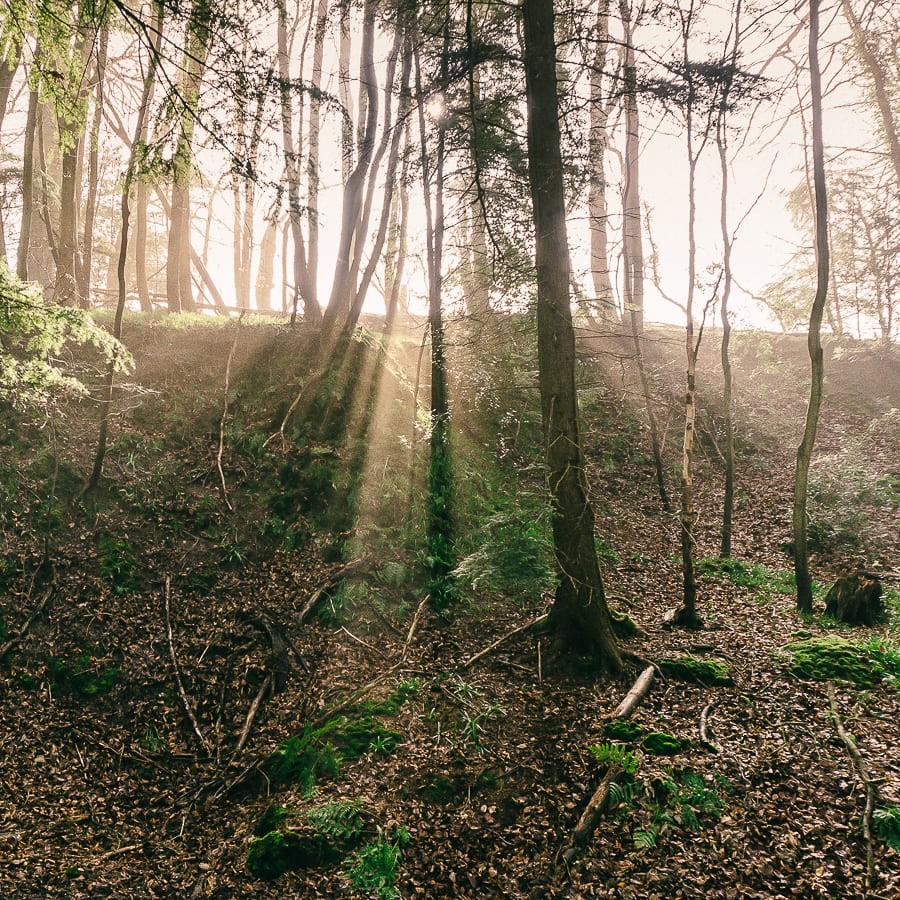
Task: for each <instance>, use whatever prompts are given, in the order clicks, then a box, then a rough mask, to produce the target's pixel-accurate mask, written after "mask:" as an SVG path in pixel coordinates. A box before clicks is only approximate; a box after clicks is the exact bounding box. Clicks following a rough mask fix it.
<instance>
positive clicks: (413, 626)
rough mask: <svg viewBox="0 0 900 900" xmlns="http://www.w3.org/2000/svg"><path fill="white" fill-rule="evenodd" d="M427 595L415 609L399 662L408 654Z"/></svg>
mask: <svg viewBox="0 0 900 900" xmlns="http://www.w3.org/2000/svg"><path fill="white" fill-rule="evenodd" d="M429 596H430V595H429V594H426V595H425V596H424V597H423V598H422V599H421V600H420V601H419V605H418V606H417V607H416V612H415V615H414V616H413V619H412V622H411V623H410V626H409V632H408V633H407V635H406V643H405V644H404V645H403V653H401V654H400V659H401V661H402V660H404V659H406V654H407V653H408V652H409V645H410V644H411V643H412V639H413V636H414V635H415V633H416V628H417V627H418V624H419V616H421V615H422V610H423V609H424V608H425V604H426V603H427V602H428V598H429Z"/></svg>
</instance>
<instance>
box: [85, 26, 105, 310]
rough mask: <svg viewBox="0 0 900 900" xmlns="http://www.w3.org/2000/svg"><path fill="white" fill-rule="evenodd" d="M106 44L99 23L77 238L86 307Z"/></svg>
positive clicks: (98, 158)
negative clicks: (81, 217)
mask: <svg viewBox="0 0 900 900" xmlns="http://www.w3.org/2000/svg"><path fill="white" fill-rule="evenodd" d="M108 46H109V28H108V27H107V26H103V27H102V28H101V29H100V31H99V34H98V36H97V61H96V78H97V81H96V94H95V98H94V118H93V121H92V122H91V130H90V135H89V140H90V148H89V151H88V193H87V200H86V202H85V209H84V232H83V237H82V240H81V260H80V265H79V266H78V296H79V298H80V300H81V302H82V304H83V305H85V306H90V297H91V269H92V267H93V254H94V219H95V217H96V212H97V191H98V189H99V185H98V182H99V180H100V179H99V173H100V125H101V122H102V121H103V87H104V85H103V80H104V77H105V75H106V55H107V48H108Z"/></svg>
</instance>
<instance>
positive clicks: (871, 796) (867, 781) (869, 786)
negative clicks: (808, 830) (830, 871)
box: [828, 684, 877, 895]
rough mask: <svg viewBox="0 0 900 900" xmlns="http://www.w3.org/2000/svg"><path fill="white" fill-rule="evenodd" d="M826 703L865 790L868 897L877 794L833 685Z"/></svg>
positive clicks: (872, 866) (873, 855)
mask: <svg viewBox="0 0 900 900" xmlns="http://www.w3.org/2000/svg"><path fill="white" fill-rule="evenodd" d="M828 702H829V704H830V706H831V721H832V722H833V723H834V728H835V731H837V733H838V737H839V738H840V739H841V740H842V741H843V742H844V746H845V747H846V748H847V752H848V753H849V754H850V758H851V759H852V760H853V768H854V769H856V774H857V775H859V780H860V781H861V782H862V783H863V787H865V789H866V808H865V811H864V812H863V820H862V829H863V837H864V838H865V841H866V894H867V895H868V894H869V893H871V891H872V887H873V885H874V883H875V853H874V850H873V849H872V812H873V811H874V809H875V798H876V793H877V792H876V788H875V783H874V782H873V781H872V779H871V778H870V777H869V772H868V769H867V768H866V764H865V762H864V760H863V758H862V754H861V753H860V752H859V748H858V747H857V746H856V742H855V741H854V740H853V735H851V734H850V733H849V732H848V731H847V729H846V728H844V723H843V722H842V721H841V714H840V713H839V712H838V707H837V700H836V699H835V696H834V685H833V684H829V685H828Z"/></svg>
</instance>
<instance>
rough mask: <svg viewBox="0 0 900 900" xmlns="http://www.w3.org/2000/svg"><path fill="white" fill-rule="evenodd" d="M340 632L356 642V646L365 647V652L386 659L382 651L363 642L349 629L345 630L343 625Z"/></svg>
mask: <svg viewBox="0 0 900 900" xmlns="http://www.w3.org/2000/svg"><path fill="white" fill-rule="evenodd" d="M339 630H340V631H343V632H344V634H346V635H347V636H348V637H350V638H352V639H353V640H354V641H356V643H357V644H360V645H361V646H363V647H365V648H366V650H371V651H372V652H373V653H377V654H378V655H379V656H380V657H381V658H382V659H387V658H388V657H387V654H386V653H385V652H384V651H383V650H379V649H378V648H377V647H375V646H373V645H372V644H370V643H368V642H366V641H364V640H363V639H362V638H359V637H357V636H356V635H355V634H354V633H353V632H352V631H351V630H350V629H349V628H346V627H345V626H344V625H341V627H340V629H339Z"/></svg>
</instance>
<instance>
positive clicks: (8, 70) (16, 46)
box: [0, 34, 22, 128]
mask: <svg viewBox="0 0 900 900" xmlns="http://www.w3.org/2000/svg"><path fill="white" fill-rule="evenodd" d="M4 43H6V42H5V41H4ZM7 47H8V48H9V49H8V52H6V53H5V55H4V56H3V59H2V60H0V128H2V127H3V119H4V117H5V115H6V104H7V102H8V101H9V92H10V90H11V89H12V83H13V79H14V78H15V77H16V72H17V71H18V69H19V63H20V62H21V59H22V40H21V38H20V37H19V36H18V35H16V34H11V35H10V36H9V39H8V43H6V46H5V47H0V50H6V49H7Z"/></svg>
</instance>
